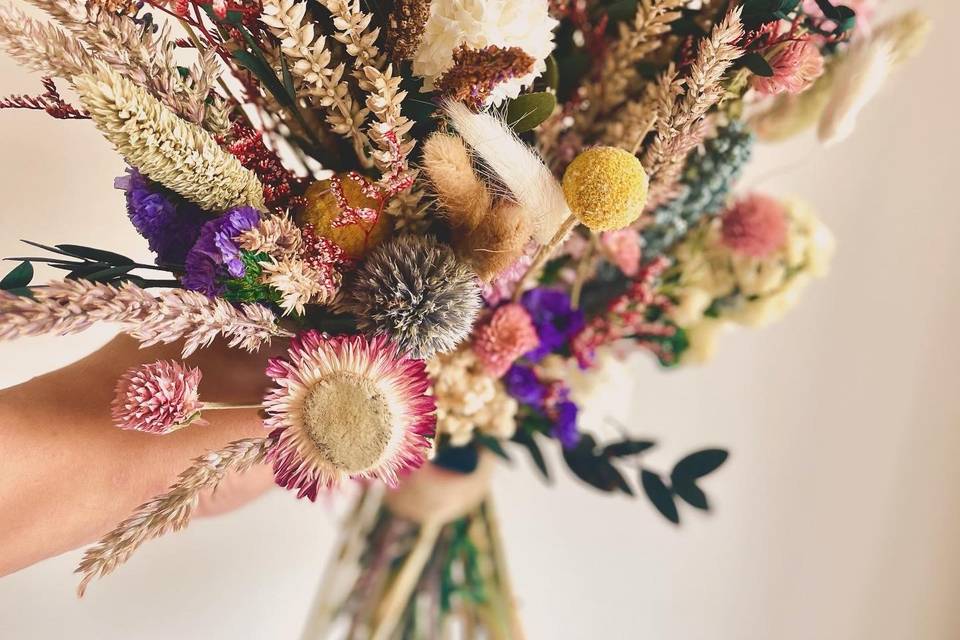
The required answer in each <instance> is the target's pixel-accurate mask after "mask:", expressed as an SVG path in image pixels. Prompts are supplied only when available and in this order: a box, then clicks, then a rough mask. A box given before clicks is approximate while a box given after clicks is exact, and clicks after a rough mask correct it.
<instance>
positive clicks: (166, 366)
mask: <svg viewBox="0 0 960 640" xmlns="http://www.w3.org/2000/svg"><path fill="white" fill-rule="evenodd" d="M201 376H202V374H201V373H200V369H196V368H192V367H188V366H186V365H184V364H182V363H180V362H177V361H174V360H161V361H159V362H154V363H152V364H144V365H140V366H137V367H133V368H131V369H129V370H128V371H127V372H126V373H125V374H123V376H122V377H121V378H120V380H118V381H117V386H116V391H115V394H114V399H113V404H112V405H111V415H112V417H113V422H114V424H116V425H117V426H118V427H120V428H121V429H128V430H132V431H144V432H146V433H156V434H164V433H170V432H171V431H176V430H177V429H180V428H182V427H185V426H187V425H189V424H191V423H195V422H199V421H200V410H201V409H202V407H203V405H202V404H201V403H200V398H199V391H198V387H199V385H200V378H201Z"/></svg>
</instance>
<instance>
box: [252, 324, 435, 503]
mask: <svg viewBox="0 0 960 640" xmlns="http://www.w3.org/2000/svg"><path fill="white" fill-rule="evenodd" d="M267 375H268V376H270V377H271V378H273V380H274V382H275V383H276V386H275V387H274V388H273V389H271V390H270V392H269V393H268V394H267V396H266V398H265V399H264V409H265V410H266V412H267V414H268V417H267V419H266V420H265V421H264V425H265V426H266V427H267V428H268V429H272V430H273V433H274V434H275V435H276V436H277V444H276V446H275V447H274V448H273V450H272V451H271V452H270V456H269V459H270V460H272V461H273V472H274V479H275V480H276V482H277V484H278V485H280V486H282V487H286V488H287V489H292V490H295V491H296V492H297V497H298V498H303V497H307V498H309V499H310V500H315V499H316V497H317V493H318V491H319V490H320V489H326V488H332V487H335V486H336V485H338V484H339V483H340V482H341V481H342V480H344V479H346V478H379V479H381V480H383V481H384V482H385V483H386V484H388V485H390V486H396V485H397V482H398V476H399V474H401V473H402V472H404V471H406V470H408V469H411V468H416V467H419V466H420V465H421V464H423V462H424V460H425V459H426V455H427V451H428V450H429V449H430V438H431V437H433V435H434V432H435V430H436V413H435V411H436V404H435V402H434V400H433V398H432V397H431V396H428V395H426V393H427V390H428V388H429V380H428V378H427V373H426V367H425V365H424V363H423V362H422V361H420V360H412V359H410V358H407V357H405V356H403V355H402V354H401V353H400V352H399V350H398V349H397V347H396V345H394V344H392V343H390V342H388V341H387V339H386V338H385V337H377V338H373V339H367V338H365V337H363V336H360V335H353V336H336V337H329V336H327V335H325V334H321V333H319V332H317V331H312V330H311V331H306V332H304V333H301V334H300V335H299V336H298V337H297V338H296V339H294V341H293V342H292V343H291V346H290V349H289V351H288V352H287V357H286V358H274V359H272V360H271V361H270V364H269V365H268V366H267Z"/></svg>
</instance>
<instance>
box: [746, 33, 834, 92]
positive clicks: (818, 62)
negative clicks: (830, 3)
mask: <svg viewBox="0 0 960 640" xmlns="http://www.w3.org/2000/svg"><path fill="white" fill-rule="evenodd" d="M768 62H769V63H770V67H771V68H772V69H773V75H772V76H770V77H767V78H765V77H763V76H754V77H753V81H752V85H753V88H754V89H756V90H757V91H758V92H760V93H762V94H764V95H770V96H773V95H777V94H778V93H800V92H802V91H806V90H807V89H808V88H810V86H811V85H812V84H813V83H814V81H815V80H816V79H817V78H819V77H820V76H821V74H823V56H822V55H821V54H820V50H819V49H817V47H816V46H815V45H814V44H813V43H812V42H810V41H809V40H803V41H794V42H787V43H786V44H784V45H782V46H780V47H779V48H777V49H776V52H775V53H774V54H773V57H771V58H770V59H769V60H768Z"/></svg>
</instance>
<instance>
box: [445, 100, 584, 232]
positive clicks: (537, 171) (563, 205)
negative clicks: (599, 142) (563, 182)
mask: <svg viewBox="0 0 960 640" xmlns="http://www.w3.org/2000/svg"><path fill="white" fill-rule="evenodd" d="M443 110H444V111H445V112H446V114H447V117H448V118H449V119H450V123H451V124H452V125H453V128H454V129H455V130H456V132H457V133H459V134H460V136H461V137H462V138H463V139H464V140H465V141H466V142H467V144H469V145H470V146H471V147H472V148H473V150H474V151H475V152H476V153H477V155H479V156H480V157H481V158H483V161H484V162H485V163H486V164H487V165H488V166H489V167H490V168H491V169H493V171H494V172H496V174H497V176H498V177H499V178H500V180H501V181H502V182H503V184H505V185H506V186H507V188H509V189H510V191H511V192H512V193H513V196H514V198H515V199H516V201H517V202H518V203H519V204H520V205H521V206H522V207H523V208H524V209H526V210H527V211H529V212H530V214H531V215H533V216H535V217H536V219H535V220H534V237H535V238H536V239H537V241H538V242H540V243H541V244H542V243H544V242H547V241H549V240H550V238H552V237H553V235H554V234H555V233H556V231H557V229H558V228H559V227H560V224H561V223H562V222H563V221H564V220H565V219H566V218H567V217H568V216H569V215H570V209H569V207H568V206H567V201H566V200H565V199H564V197H563V189H562V188H561V187H560V182H559V181H558V180H557V179H556V178H555V177H554V175H553V174H552V173H551V172H550V169H548V168H547V166H546V165H545V164H544V162H543V159H542V158H540V156H539V155H538V154H537V153H536V151H534V150H533V149H531V148H530V147H529V146H527V145H525V144H524V143H523V142H521V141H520V139H519V138H517V136H516V135H514V133H513V132H512V131H511V130H510V128H509V127H508V126H507V124H506V123H505V122H504V121H503V120H501V119H500V118H497V117H495V116H493V115H491V114H489V113H474V112H472V111H470V109H468V108H467V107H466V106H464V105H463V104H461V103H459V102H453V101H448V102H446V103H444V105H443Z"/></svg>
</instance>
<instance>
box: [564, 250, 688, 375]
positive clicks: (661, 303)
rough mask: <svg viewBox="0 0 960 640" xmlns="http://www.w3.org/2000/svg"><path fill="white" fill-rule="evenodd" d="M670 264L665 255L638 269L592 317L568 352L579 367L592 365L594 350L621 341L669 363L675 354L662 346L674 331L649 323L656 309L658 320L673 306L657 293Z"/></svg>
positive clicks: (664, 324) (673, 329)
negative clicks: (624, 287) (603, 309)
mask: <svg viewBox="0 0 960 640" xmlns="http://www.w3.org/2000/svg"><path fill="white" fill-rule="evenodd" d="M669 265H670V260H669V259H667V258H666V257H665V256H660V257H659V258H657V259H655V260H653V261H651V262H649V263H648V264H646V265H644V266H643V267H642V268H641V269H640V272H639V274H638V275H637V278H636V279H635V280H634V281H633V283H632V284H631V285H630V287H629V288H628V289H627V291H626V292H625V293H623V294H621V295H620V296H618V297H617V298H616V299H614V300H613V302H611V303H610V305H609V306H608V307H607V310H606V312H605V313H603V314H601V315H599V316H597V317H595V318H594V319H593V320H592V321H591V322H590V323H589V324H588V325H587V326H586V327H584V328H583V330H582V331H581V332H580V333H578V334H577V335H576V336H574V338H573V340H572V342H571V345H570V346H571V351H572V353H573V355H574V357H576V359H577V362H578V363H579V364H580V366H581V367H584V368H586V367H589V366H590V365H591V364H593V360H594V357H595V355H596V350H597V349H598V348H599V347H601V346H603V345H607V344H611V343H613V342H615V341H617V340H620V339H622V338H631V339H633V340H634V341H635V342H636V343H637V344H638V345H639V346H640V347H641V348H644V349H647V350H649V351H651V352H652V353H653V354H654V355H655V356H656V357H657V358H659V359H660V361H661V362H663V363H664V364H670V363H672V362H673V361H674V359H675V357H676V356H675V354H674V353H673V352H672V351H670V350H669V349H667V348H665V347H664V345H663V338H670V337H672V336H674V335H675V334H676V332H677V328H676V327H675V326H673V325H671V324H667V323H666V322H664V321H663V320H659V319H658V320H648V318H649V315H650V311H651V310H653V309H656V310H658V311H659V312H660V313H658V314H656V316H657V317H658V318H661V317H663V316H665V315H666V312H667V311H669V310H670V308H671V307H672V306H673V304H672V303H671V301H670V299H669V298H667V297H666V296H665V295H663V294H661V293H657V292H656V286H655V285H656V282H657V279H658V278H659V277H660V274H662V273H663V272H664V270H666V268H667V267H668V266H669Z"/></svg>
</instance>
